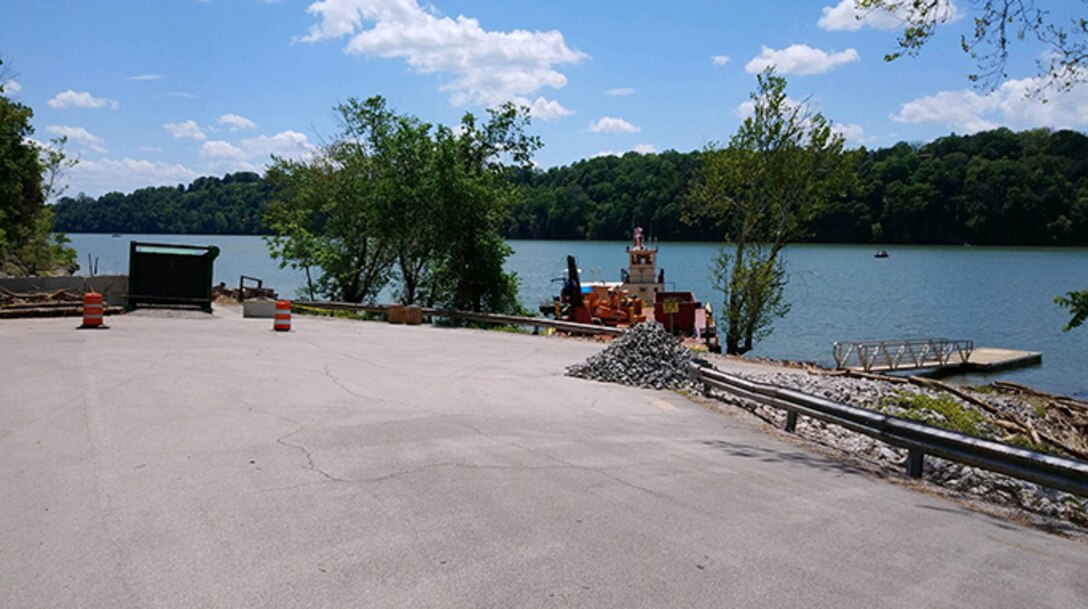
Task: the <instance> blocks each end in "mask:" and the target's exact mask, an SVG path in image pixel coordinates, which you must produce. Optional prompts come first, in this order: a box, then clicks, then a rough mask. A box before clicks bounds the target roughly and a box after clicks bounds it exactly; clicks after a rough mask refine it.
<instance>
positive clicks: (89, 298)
mask: <svg viewBox="0 0 1088 609" xmlns="http://www.w3.org/2000/svg"><path fill="white" fill-rule="evenodd" d="M105 315H106V304H105V302H104V301H103V299H102V295H101V294H99V293H97V292H94V291H90V292H87V293H85V294H84V295H83V325H82V326H80V327H79V329H80V330H93V329H103V330H104V329H106V328H109V326H107V325H106V324H104V323H102V320H103V319H104V317H105Z"/></svg>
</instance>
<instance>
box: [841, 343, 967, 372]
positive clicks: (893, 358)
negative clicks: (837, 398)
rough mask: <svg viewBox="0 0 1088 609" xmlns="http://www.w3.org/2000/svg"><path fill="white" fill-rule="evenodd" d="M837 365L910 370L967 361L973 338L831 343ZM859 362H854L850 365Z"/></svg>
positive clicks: (867, 370) (868, 370) (867, 368)
mask: <svg viewBox="0 0 1088 609" xmlns="http://www.w3.org/2000/svg"><path fill="white" fill-rule="evenodd" d="M831 349H832V354H833V356H834V357H835V366H836V367H838V368H861V369H862V370H864V371H866V372H870V371H872V370H873V369H874V368H875V369H878V370H907V369H915V368H936V367H943V366H954V365H962V364H966V363H967V360H968V359H969V358H970V357H971V352H973V351H974V350H975V343H974V341H970V340H950V339H947V338H907V339H900V340H872V341H842V342H836V343H834V344H833V345H832V347H831ZM853 362H856V364H855V365H853V366H851V365H850V364H851V363H853Z"/></svg>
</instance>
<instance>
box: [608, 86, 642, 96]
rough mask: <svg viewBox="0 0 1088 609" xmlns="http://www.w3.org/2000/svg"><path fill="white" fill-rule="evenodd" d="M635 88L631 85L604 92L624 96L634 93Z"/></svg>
mask: <svg viewBox="0 0 1088 609" xmlns="http://www.w3.org/2000/svg"><path fill="white" fill-rule="evenodd" d="M634 93H635V90H634V89H632V88H631V87H616V88H615V89H609V90H607V91H605V92H604V94H605V95H612V96H614V97H624V96H627V95H633V94H634Z"/></svg>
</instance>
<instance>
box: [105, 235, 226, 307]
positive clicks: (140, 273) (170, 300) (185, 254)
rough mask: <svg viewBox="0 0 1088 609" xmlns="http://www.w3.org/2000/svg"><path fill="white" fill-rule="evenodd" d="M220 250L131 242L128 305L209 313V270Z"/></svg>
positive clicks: (206, 247) (210, 247) (210, 284)
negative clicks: (172, 307)
mask: <svg viewBox="0 0 1088 609" xmlns="http://www.w3.org/2000/svg"><path fill="white" fill-rule="evenodd" d="M218 255H219V248H218V247H215V246H214V245H206V246H205V245H176V244H171V243H140V242H136V241H133V242H132V243H131V244H130V246H129V254H128V290H129V293H128V295H127V300H128V304H127V305H126V309H127V310H129V311H131V310H133V309H136V308H138V307H140V306H141V305H144V306H146V305H165V306H182V307H200V308H201V309H203V310H205V311H207V312H209V313H211V310H212V267H213V264H214V262H215V258H216V256H218Z"/></svg>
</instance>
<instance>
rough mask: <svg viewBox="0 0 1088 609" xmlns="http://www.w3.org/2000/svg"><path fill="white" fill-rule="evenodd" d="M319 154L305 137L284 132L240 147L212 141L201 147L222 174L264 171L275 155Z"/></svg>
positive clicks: (242, 142)
mask: <svg viewBox="0 0 1088 609" xmlns="http://www.w3.org/2000/svg"><path fill="white" fill-rule="evenodd" d="M316 150H317V147H316V146H314V145H313V144H311V143H310V140H309V138H307V137H306V135H305V134H304V133H299V132H298V131H290V130H288V131H281V132H279V133H277V134H275V135H260V136H257V137H251V138H246V139H243V140H242V141H240V142H238V143H237V144H232V143H230V142H226V141H223V140H209V141H207V142H204V143H203V144H202V145H201V146H200V155H201V156H202V157H204V158H205V159H208V161H209V162H211V164H212V166H213V167H214V168H215V169H216V170H218V171H257V172H259V171H263V170H264V168H265V166H266V165H267V164H268V162H269V161H270V160H271V157H272V155H275V156H277V157H282V158H292V159H300V158H307V157H308V156H310V155H311V154H313V153H314V152H315V151H316Z"/></svg>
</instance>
